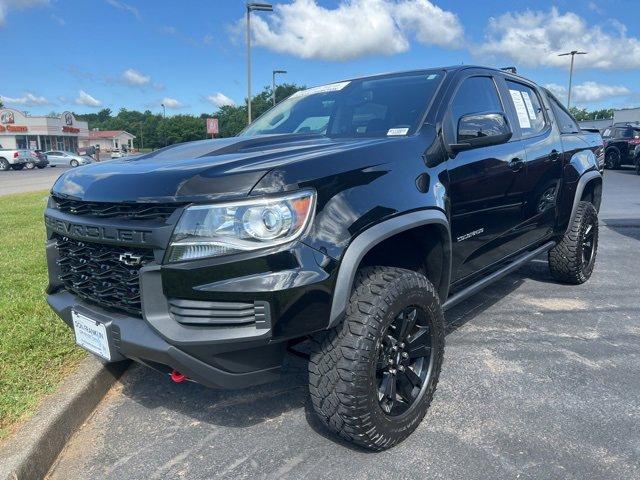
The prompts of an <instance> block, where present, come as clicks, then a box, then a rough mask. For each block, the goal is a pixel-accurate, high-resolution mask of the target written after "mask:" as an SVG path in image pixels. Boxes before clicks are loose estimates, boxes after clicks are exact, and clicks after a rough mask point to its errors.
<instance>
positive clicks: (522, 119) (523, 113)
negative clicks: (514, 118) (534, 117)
mask: <svg viewBox="0 0 640 480" xmlns="http://www.w3.org/2000/svg"><path fill="white" fill-rule="evenodd" d="M509 93H510V94H511V100H513V106H514V107H516V114H517V115H518V123H519V124H520V128H531V122H530V121H529V114H528V113H527V107H526V106H525V104H524V100H523V99H522V95H521V94H520V90H509Z"/></svg>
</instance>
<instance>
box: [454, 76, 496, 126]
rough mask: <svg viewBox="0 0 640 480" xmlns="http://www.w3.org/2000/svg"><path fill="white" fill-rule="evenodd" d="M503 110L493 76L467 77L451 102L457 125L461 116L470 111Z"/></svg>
mask: <svg viewBox="0 0 640 480" xmlns="http://www.w3.org/2000/svg"><path fill="white" fill-rule="evenodd" d="M502 111H503V108H502V102H500V97H499V96H498V90H497V89H496V85H495V83H494V81H493V79H492V78H491V77H470V78H467V79H465V80H464V81H463V82H462V84H461V85H460V88H459V89H458V91H457V92H456V95H455V97H454V98H453V101H452V102H451V113H452V116H453V121H454V122H455V125H456V126H457V125H458V121H459V120H460V117H462V116H464V115H468V114H470V113H482V112H502Z"/></svg>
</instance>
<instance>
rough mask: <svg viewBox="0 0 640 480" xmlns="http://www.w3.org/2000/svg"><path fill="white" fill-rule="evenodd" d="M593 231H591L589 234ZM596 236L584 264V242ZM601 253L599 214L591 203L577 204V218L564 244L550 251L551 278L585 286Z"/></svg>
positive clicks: (566, 235) (559, 244) (560, 243)
mask: <svg viewBox="0 0 640 480" xmlns="http://www.w3.org/2000/svg"><path fill="white" fill-rule="evenodd" d="M589 227H591V229H592V230H589ZM590 232H593V237H592V238H593V239H592V247H591V248H592V249H593V252H592V254H591V255H590V257H589V261H588V262H585V260H584V258H583V250H584V249H585V248H586V247H585V246H584V244H583V243H584V242H585V238H586V236H588V235H589V234H590ZM597 253H598V212H597V211H596V208H595V207H594V206H593V204H591V203H590V202H580V203H578V208H577V211H576V216H575V218H574V219H573V223H572V224H571V225H569V228H568V229H567V232H566V233H565V234H564V237H563V238H562V240H561V241H560V242H559V243H558V244H557V245H556V246H555V247H553V248H552V249H551V250H549V269H550V270H551V275H553V277H554V278H555V279H556V280H558V281H560V282H563V283H569V284H573V285H579V284H581V283H584V282H586V281H587V280H589V277H591V274H592V273H593V268H594V266H595V261H596V256H597Z"/></svg>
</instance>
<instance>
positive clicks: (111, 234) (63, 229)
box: [44, 215, 151, 244]
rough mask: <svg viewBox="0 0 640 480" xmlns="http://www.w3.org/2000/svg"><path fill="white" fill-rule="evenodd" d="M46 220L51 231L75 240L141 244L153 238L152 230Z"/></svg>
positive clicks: (47, 218)
mask: <svg viewBox="0 0 640 480" xmlns="http://www.w3.org/2000/svg"><path fill="white" fill-rule="evenodd" d="M44 220H45V224H46V225H47V227H49V228H50V229H51V230H53V231H55V232H57V233H60V234H63V235H69V236H71V237H74V238H80V239H86V240H107V241H111V242H122V243H139V244H146V243H149V240H150V238H151V231H150V230H132V229H130V228H117V227H104V226H96V225H84V224H82V223H73V222H68V221H65V220H61V219H59V218H53V217H50V216H48V215H45V217H44Z"/></svg>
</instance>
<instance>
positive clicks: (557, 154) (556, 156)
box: [549, 148, 560, 162]
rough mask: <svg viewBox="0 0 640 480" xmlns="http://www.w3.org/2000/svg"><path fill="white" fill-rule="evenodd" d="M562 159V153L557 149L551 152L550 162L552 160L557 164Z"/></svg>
mask: <svg viewBox="0 0 640 480" xmlns="http://www.w3.org/2000/svg"><path fill="white" fill-rule="evenodd" d="M559 159H560V152H558V151H557V150H556V149H555V148H554V149H553V150H551V153H550V154H549V160H551V161H552V162H555V161H557V160H559Z"/></svg>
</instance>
